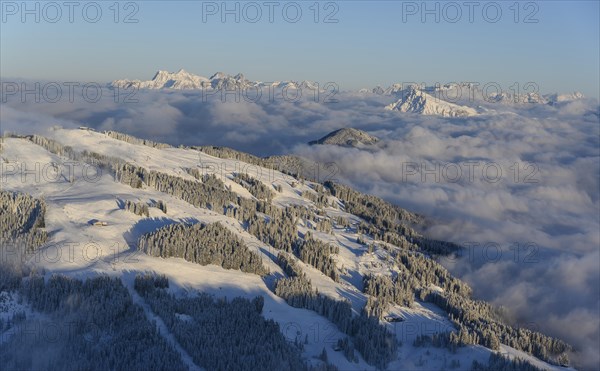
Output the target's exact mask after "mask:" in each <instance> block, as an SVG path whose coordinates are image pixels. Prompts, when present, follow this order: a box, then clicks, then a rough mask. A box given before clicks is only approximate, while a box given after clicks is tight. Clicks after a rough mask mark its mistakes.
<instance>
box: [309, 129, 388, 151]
mask: <svg viewBox="0 0 600 371" xmlns="http://www.w3.org/2000/svg"><path fill="white" fill-rule="evenodd" d="M377 142H379V138H377V137H374V136H372V135H370V134H368V133H367V132H365V131H362V130H359V129H354V128H342V129H338V130H335V131H332V132H331V133H329V134H327V135H325V136H324V137H323V138H321V139H318V140H313V141H311V142H309V143H308V144H310V145H315V144H330V145H337V146H344V147H360V146H369V145H373V144H375V143H377Z"/></svg>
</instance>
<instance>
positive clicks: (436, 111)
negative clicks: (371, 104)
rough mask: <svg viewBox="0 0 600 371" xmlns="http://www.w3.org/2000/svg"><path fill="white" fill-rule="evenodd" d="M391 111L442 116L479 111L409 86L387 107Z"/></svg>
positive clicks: (456, 115)
mask: <svg viewBox="0 0 600 371" xmlns="http://www.w3.org/2000/svg"><path fill="white" fill-rule="evenodd" d="M385 109H387V110H390V111H400V112H409V113H418V114H422V115H437V116H442V117H464V116H475V115H477V111H476V110H475V109H473V108H471V107H466V106H460V105H457V104H454V103H450V102H446V101H443V100H441V99H439V98H436V97H434V96H432V95H429V94H427V93H425V92H423V91H421V90H418V89H415V88H409V89H408V90H406V91H404V92H403V96H402V98H400V99H399V100H398V101H396V102H394V103H391V104H389V105H387V106H386V107H385Z"/></svg>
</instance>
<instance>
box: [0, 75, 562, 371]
mask: <svg viewBox="0 0 600 371" xmlns="http://www.w3.org/2000/svg"><path fill="white" fill-rule="evenodd" d="M180 73H181V71H180ZM155 80H156V81H159V80H160V81H161V84H163V85H165V84H170V83H169V81H170V80H171V77H169V76H158V75H157V77H156V78H155ZM238 80H240V79H238ZM211 81H213V79H209V80H203V79H196V78H194V77H193V76H190V78H189V79H188V82H189V85H187V86H202V85H203V84H207V83H209V82H211ZM198 84H199V85H198ZM178 86H180V87H181V86H184V85H178ZM415 94H418V93H415ZM442 111H443V112H446V111H444V110H442ZM442 111H439V110H438V113H440V112H442ZM1 145H2V147H1V152H0V157H1V158H0V161H1V163H2V174H0V176H1V177H2V191H1V193H0V197H1V199H2V204H1V208H0V211H1V214H0V222H1V223H0V226H1V227H2V228H1V230H0V238H1V239H2V254H3V255H2V256H3V257H4V259H2V262H1V270H0V273H1V274H0V291H1V292H0V334H1V336H0V356H1V360H2V364H3V368H4V367H6V368H7V369H40V368H43V369H50V368H55V369H83V368H95V369H96V368H103V369H104V368H106V369H125V368H126V369H207V370H209V369H210V370H213V369H215V370H243V369H264V370H284V369H285V370H307V369H309V370H336V369H339V370H365V369H366V370H374V369H388V370H400V369H410V370H442V369H460V370H463V369H474V370H491V369H493V370H509V369H511V370H512V369H522V370H538V369H548V370H559V369H565V368H564V367H563V366H568V362H569V361H568V358H569V357H568V355H569V354H570V352H572V348H571V346H570V345H568V344H566V343H565V342H563V341H561V340H559V339H556V338H551V337H549V336H546V335H544V334H542V333H540V332H536V331H534V330H532V329H528V328H525V327H519V326H518V325H516V324H514V323H512V322H511V319H510V318H508V317H507V316H506V315H505V313H504V312H503V310H502V308H499V307H496V306H494V305H491V304H489V303H487V302H484V301H481V300H477V298H475V297H473V294H472V289H471V288H470V287H469V285H467V284H466V283H465V282H463V281H461V280H459V279H457V278H456V277H454V276H452V275H451V274H450V273H449V272H448V271H447V270H446V269H445V268H444V267H443V266H442V265H440V264H439V263H438V262H437V260H436V258H438V257H440V256H447V255H451V254H454V253H457V252H458V251H460V249H461V247H460V246H458V245H455V244H453V243H449V242H444V241H440V240H436V239H432V238H429V237H428V236H427V235H425V234H424V232H423V230H424V229H425V228H424V225H425V223H426V221H425V220H424V218H423V216H421V215H417V214H415V213H413V212H410V211H408V210H405V209H403V208H401V207H399V206H397V205H393V204H390V203H388V202H385V201H383V200H382V199H380V198H378V197H375V196H371V195H367V194H363V193H361V192H358V191H356V190H354V189H352V188H350V187H348V186H346V185H343V184H340V183H338V182H335V181H332V180H326V181H320V180H318V179H311V178H310V177H306V176H304V175H303V174H305V173H306V171H304V169H302V168H301V167H302V166H305V165H304V163H303V162H302V160H301V159H298V158H293V157H286V156H276V157H271V158H261V157H256V156H252V155H249V154H245V153H243V152H237V151H234V150H230V149H226V148H222V147H211V146H202V147H194V146H189V147H188V146H179V147H173V146H171V145H168V144H163V143H158V142H153V141H150V140H143V139H138V138H135V137H132V136H129V135H126V134H122V133H119V132H115V131H104V132H97V131H94V130H92V129H87V128H82V129H62V128H60V127H54V128H52V129H51V130H49V131H47V132H40V133H38V134H36V135H26V136H21V135H8V136H7V137H5V138H2V142H1ZM299 167H300V168H299ZM9 258H10V259H9ZM90 359H96V360H102V362H105V363H104V364H93V365H92V364H90V363H89V360H90Z"/></svg>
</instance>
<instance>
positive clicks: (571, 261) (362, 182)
mask: <svg viewBox="0 0 600 371" xmlns="http://www.w3.org/2000/svg"><path fill="white" fill-rule="evenodd" d="M102 91H103V96H102V97H101V98H100V99H98V101H96V102H91V101H90V99H82V97H81V96H77V94H75V96H74V99H73V101H70V100H69V99H67V98H66V97H65V98H64V99H60V100H58V101H56V102H48V101H46V100H44V99H41V101H40V102H36V101H35V99H34V98H35V97H33V96H28V97H27V96H26V97H25V99H23V98H22V97H21V96H20V95H11V96H8V97H3V101H2V104H1V106H2V109H1V110H0V122H1V130H2V131H3V132H4V131H11V132H20V133H41V134H43V133H44V131H45V130H47V128H49V127H50V126H53V125H62V126H63V127H77V126H80V125H85V126H89V127H92V128H95V129H97V130H118V131H121V132H126V133H129V134H131V135H135V136H139V137H142V138H149V139H152V140H155V141H161V142H168V143H171V144H175V145H178V144H184V145H219V146H227V147H232V148H235V149H238V150H241V151H245V152H249V153H253V154H256V155H260V156H267V155H274V154H297V155H301V156H303V157H306V158H308V159H310V160H312V161H315V162H317V163H328V162H334V163H335V173H334V174H331V173H328V175H327V176H328V177H330V178H331V179H334V180H336V181H339V182H343V183H346V184H349V185H351V186H353V187H355V188H357V189H359V190H361V191H364V192H366V193H371V194H375V195H378V196H380V197H382V198H384V199H386V200H388V201H391V202H394V203H396V204H398V205H400V206H402V207H404V208H406V209H409V210H411V211H415V212H417V213H420V214H423V215H424V216H426V217H427V219H428V220H429V224H428V227H427V230H426V232H427V233H428V234H429V235H430V236H432V237H435V238H439V239H444V240H451V241H454V242H457V243H461V244H463V245H464V246H465V247H466V248H465V250H464V251H463V252H462V253H461V254H460V256H456V257H448V258H441V260H440V261H441V263H442V264H444V265H445V266H447V267H448V268H449V269H450V270H451V271H452V272H454V273H455V274H457V275H458V276H459V277H461V278H462V279H464V280H465V281H467V282H468V283H469V284H470V285H471V286H472V287H473V288H474V293H475V296H476V297H478V298H482V299H485V300H489V301H491V302H493V303H495V304H497V305H502V306H504V307H505V308H506V309H507V312H508V313H509V314H510V315H511V316H512V318H513V320H514V322H515V323H516V324H519V325H523V326H528V327H531V328H534V329H538V330H541V331H543V332H545V333H548V334H550V335H554V336H558V337H561V338H563V339H565V340H567V341H568V342H570V343H571V344H573V345H574V346H575V347H576V349H577V350H578V351H579V353H578V354H575V355H574V356H573V359H574V360H575V361H576V363H577V365H578V366H580V367H583V368H590V369H591V368H595V367H597V365H598V364H599V362H600V358H599V355H598V351H597V350H598V349H599V348H600V340H599V336H600V312H599V302H600V293H599V280H600V253H599V251H600V228H599V226H600V201H599V189H600V184H599V183H600V124H599V106H598V101H597V100H595V99H581V100H575V101H567V102H561V103H557V104H554V105H549V104H504V103H489V102H481V101H474V102H470V105H471V106H472V107H475V108H477V109H478V110H479V111H481V112H483V111H486V113H485V114H482V115H478V116H474V117H466V118H442V117H431V116H423V115H418V114H408V113H399V112H392V111H387V110H384V107H385V106H386V105H387V104H389V103H392V102H394V101H395V100H396V99H397V98H398V97H394V96H386V95H381V94H373V93H355V92H353V93H339V94H337V96H336V99H337V103H325V102H323V101H322V99H314V96H309V95H307V96H305V97H303V98H302V99H299V100H297V101H290V100H289V99H288V100H283V99H270V98H265V99H262V100H259V101H258V102H249V101H247V100H245V99H243V97H241V99H239V101H238V102H236V101H235V99H232V97H231V96H230V97H227V98H229V99H227V101H226V102H224V101H223V99H220V97H219V96H218V95H215V96H212V97H209V98H208V99H207V97H206V96H205V95H203V94H201V93H200V92H197V91H195V92H194V91H139V92H137V93H136V94H135V97H134V99H133V100H131V99H129V100H128V101H127V99H125V98H124V97H121V96H118V97H115V92H114V91H112V90H109V89H103V90H102ZM5 98H6V99H5ZM42 98H43V97H42ZM121 98H123V99H121ZM233 98H235V97H233ZM343 127H354V128H357V129H362V130H364V131H367V132H368V133H369V134H371V135H374V136H377V137H378V138H380V139H381V141H380V142H379V143H378V144H377V145H375V146H372V147H369V148H352V147H340V146H309V145H307V144H306V143H307V142H308V141H310V140H314V139H318V138H320V137H322V136H324V135H325V134H327V133H329V132H331V131H333V130H336V129H339V128H343Z"/></svg>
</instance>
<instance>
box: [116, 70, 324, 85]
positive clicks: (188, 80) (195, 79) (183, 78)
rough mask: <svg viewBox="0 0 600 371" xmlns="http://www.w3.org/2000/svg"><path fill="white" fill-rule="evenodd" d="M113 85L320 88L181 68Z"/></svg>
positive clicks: (295, 82) (117, 81)
mask: <svg viewBox="0 0 600 371" xmlns="http://www.w3.org/2000/svg"><path fill="white" fill-rule="evenodd" d="M110 85H111V86H112V87H119V88H130V87H133V86H135V87H138V88H140V89H176V90H194V89H227V90H235V89H236V88H237V89H244V88H250V87H269V86H271V87H275V88H285V87H287V88H290V89H298V88H301V89H312V90H315V89H318V84H316V83H315V82H312V81H300V82H297V81H274V82H262V81H251V80H248V79H246V77H245V76H244V75H243V74H241V73H238V74H237V75H228V74H226V73H223V72H217V73H215V74H213V75H212V76H211V77H204V76H199V75H195V74H193V73H190V72H187V71H186V70H184V69H180V70H179V71H177V72H168V71H161V70H159V71H158V72H156V74H155V75H154V77H153V78H152V80H147V81H141V80H128V79H124V80H115V81H113V82H112V83H111V84H110Z"/></svg>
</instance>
